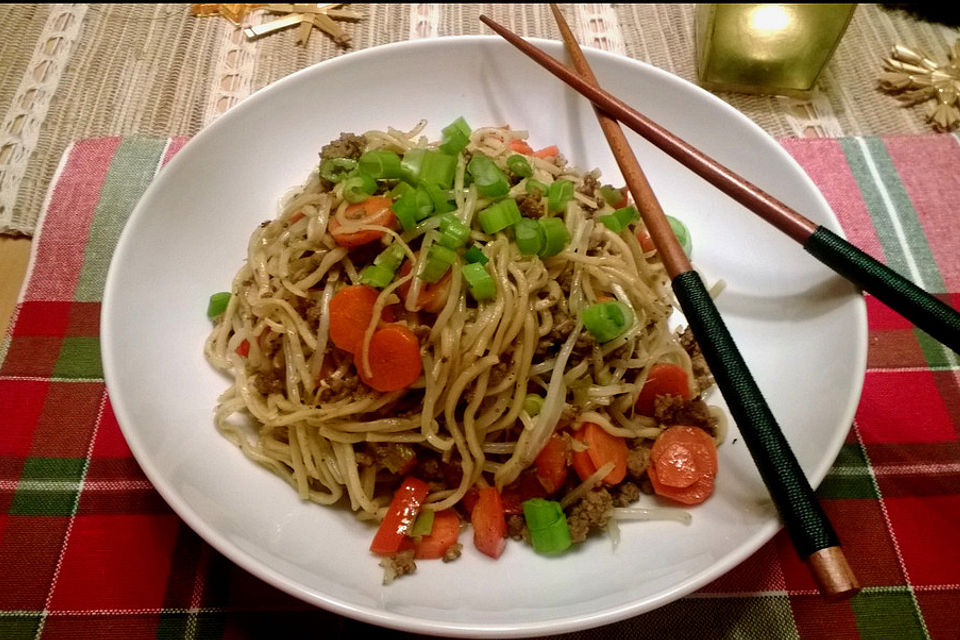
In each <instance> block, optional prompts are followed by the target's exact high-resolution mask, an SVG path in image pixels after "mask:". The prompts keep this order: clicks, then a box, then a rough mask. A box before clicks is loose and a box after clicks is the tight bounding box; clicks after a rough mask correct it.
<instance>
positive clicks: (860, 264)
mask: <svg viewBox="0 0 960 640" xmlns="http://www.w3.org/2000/svg"><path fill="white" fill-rule="evenodd" d="M803 248H804V249H806V250H807V252H809V253H810V254H811V255H812V256H814V257H815V258H816V259H817V260H819V261H820V262H822V263H824V264H825V265H827V266H828V267H830V268H831V269H834V270H835V271H836V272H837V273H839V274H840V275H842V276H843V277H845V278H846V279H848V280H850V281H851V282H853V283H854V284H855V285H857V286H858V287H860V288H861V289H863V290H864V291H867V292H869V293H871V294H873V295H874V296H876V297H877V299H878V300H880V301H881V302H883V303H884V304H885V305H887V306H888V307H890V308H891V309H893V310H894V311H896V312H897V313H899V314H900V315H902V316H903V317H904V318H906V319H907V320H909V321H910V322H912V323H913V324H915V325H916V326H917V327H918V328H920V329H922V330H924V331H926V332H927V333H928V334H930V335H931V336H932V337H933V338H934V339H935V340H937V341H938V342H941V343H942V344H944V345H945V346H947V347H949V348H951V349H953V350H954V351H955V352H957V353H960V314H958V313H957V312H956V311H955V310H954V309H953V308H952V307H950V306H948V305H946V304H944V303H943V302H941V301H940V300H938V299H937V298H935V297H933V295H931V294H929V293H927V292H926V291H924V290H923V289H920V288H919V287H918V286H917V285H915V284H913V283H912V282H910V281H909V280H907V279H906V278H904V277H903V276H901V275H900V274H898V273H896V272H895V271H893V270H891V269H890V268H889V267H887V266H885V265H883V264H882V263H880V262H877V261H876V260H874V259H873V258H871V257H870V256H869V255H867V254H866V253H864V252H863V251H861V250H860V249H858V248H857V247H855V246H854V245H852V244H850V243H849V242H847V241H846V240H844V239H843V238H841V237H840V236H838V235H837V234H835V233H833V232H832V231H830V230H829V229H827V228H826V227H820V228H818V229H817V230H816V231H815V232H814V233H813V235H811V236H810V237H809V238H808V239H807V241H806V242H804V243H803Z"/></svg>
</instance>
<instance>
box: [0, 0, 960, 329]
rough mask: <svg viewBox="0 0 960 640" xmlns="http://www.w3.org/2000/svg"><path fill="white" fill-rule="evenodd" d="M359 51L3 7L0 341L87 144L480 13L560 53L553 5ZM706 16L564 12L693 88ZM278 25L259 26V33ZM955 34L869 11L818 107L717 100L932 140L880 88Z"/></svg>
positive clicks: (595, 37) (193, 25) (447, 17)
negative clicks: (50, 204)
mask: <svg viewBox="0 0 960 640" xmlns="http://www.w3.org/2000/svg"><path fill="white" fill-rule="evenodd" d="M350 7H351V8H354V9H356V10H358V11H360V12H361V13H362V14H363V16H364V17H363V18H362V20H361V21H360V22H358V23H344V24H343V28H344V30H345V31H346V32H347V33H349V34H350V35H351V36H352V43H351V44H352V46H351V47H350V48H342V47H340V46H338V45H337V44H335V43H334V42H333V41H332V39H331V38H329V37H327V36H325V35H324V34H323V33H321V32H319V31H314V32H313V34H312V36H311V37H310V39H309V42H308V43H307V44H306V45H305V46H298V45H296V44H295V42H294V40H295V37H296V30H295V29H290V30H286V31H279V32H276V33H274V34H271V35H268V36H265V37H263V38H260V39H258V40H254V41H248V40H247V39H246V38H244V36H243V34H242V32H241V31H240V30H239V29H237V28H236V27H235V26H234V25H233V24H231V23H230V22H228V21H227V20H226V19H224V18H221V17H195V16H193V15H191V13H190V5H186V4H137V5H132V4H75V5H65V4H42V5H41V4H5V5H0V117H2V120H0V234H2V235H0V336H3V335H4V334H5V332H6V330H7V324H8V322H9V321H10V317H11V313H12V312H13V310H14V309H15V307H16V304H17V299H18V295H19V293H20V289H21V286H22V282H23V280H24V274H25V273H26V271H27V268H28V264H29V260H30V248H31V236H32V235H33V234H34V231H35V230H36V228H37V220H38V217H39V216H40V213H41V211H42V210H43V208H44V203H45V200H46V199H47V198H48V197H49V195H48V189H49V187H50V185H51V184H52V182H53V181H54V179H55V176H56V175H57V169H58V166H59V164H60V162H61V158H62V157H63V155H64V152H65V151H66V150H67V149H68V147H69V145H70V144H71V143H73V142H75V141H77V140H82V139H88V138H98V137H103V136H129V135H133V134H144V135H151V136H160V137H170V138H172V137H189V136H192V135H195V134H196V133H197V132H199V131H200V130H202V129H203V128H204V127H205V126H207V125H209V124H210V123H211V122H213V121H214V120H216V118H217V117H219V116H220V115H221V114H222V113H224V112H225V111H226V110H228V109H229V108H231V107H232V106H234V105H236V104H237V103H238V102H240V101H242V100H243V99H244V98H246V97H247V96H249V95H251V94H252V93H254V92H255V91H257V90H259V89H261V88H263V87H265V86H267V85H269V84H271V83H272V82H274V81H276V80H278V79H280V78H282V77H284V76H287V75H289V74H290V73H292V72H294V71H296V70H298V69H302V68H304V67H307V66H309V65H311V64H314V63H317V62H321V61H324V60H328V59H331V58H335V57H338V56H342V55H349V53H350V52H351V51H357V50H360V49H364V48H368V47H372V46H377V45H381V44H385V43H389V42H396V41H402V40H409V39H416V38H432V37H445V36H455V35H470V34H488V33H490V32H489V31H488V30H487V29H486V28H485V27H483V25H482V24H481V23H480V22H479V21H478V20H477V16H478V15H480V14H481V13H483V14H487V15H490V16H491V17H492V18H494V19H495V20H497V21H498V22H501V23H502V24H504V25H506V26H507V27H508V28H510V29H512V30H514V31H516V32H518V33H519V34H520V35H523V36H537V37H547V38H554V39H556V38H558V32H557V30H556V27H555V26H554V24H553V21H552V18H551V17H550V13H549V9H548V8H547V6H546V5H529V4H527V5H509V4H508V5H500V4H458V5H435V4H390V5H385V4H384V5H376V4H371V5H363V4H357V5H350ZM695 9H696V7H695V5H690V4H616V5H614V4H589V5H588V4H578V5H564V11H565V13H566V15H567V17H568V20H569V21H570V22H571V24H572V26H573V27H574V29H575V32H576V33H577V35H578V37H579V39H580V41H581V43H583V44H584V45H585V46H590V47H595V48H600V49H605V50H609V51H613V52H616V53H620V54H623V55H627V56H629V57H632V58H635V59H638V60H643V61H646V62H649V63H651V64H653V65H655V66H658V67H661V68H663V69H665V70H667V71H669V72H671V73H674V74H676V75H678V76H680V77H681V78H684V79H687V80H690V81H695V80H696V62H695V50H694V13H695ZM270 19H272V17H268V16H266V14H264V13H262V12H260V13H254V14H252V15H251V16H249V17H248V18H247V21H248V23H249V24H260V23H263V22H267V21H269V20H270ZM957 37H960V31H958V30H957V29H956V28H953V27H948V26H945V25H943V24H938V23H934V22H929V21H926V20H922V19H917V18H915V17H911V16H909V15H907V14H905V13H903V12H901V11H894V10H887V9H884V8H882V7H881V6H880V5H859V6H858V8H857V10H856V13H855V14H854V17H853V20H852V21H851V24H850V26H849V28H848V31H847V33H846V35H845V36H844V39H843V40H842V41H841V43H840V45H839V47H838V48H837V50H836V52H835V55H834V57H833V60H832V61H831V63H830V65H829V66H828V68H827V70H826V72H825V73H824V75H823V77H822V78H821V80H820V82H819V84H818V90H817V93H816V94H815V96H814V97H813V98H812V99H810V100H793V99H787V98H780V97H774V96H757V95H746V94H734V93H718V94H717V95H718V96H719V97H721V98H722V99H724V100H725V101H727V102H728V103H730V104H731V105H732V106H734V107H735V108H737V109H739V110H740V111H741V112H743V113H744V114H746V115H747V116H748V117H750V118H751V119H753V120H754V121H755V122H756V123H757V124H758V125H760V126H761V127H762V128H763V129H764V130H765V131H766V132H767V133H769V134H770V135H771V136H773V137H775V138H778V139H783V138H790V137H796V138H811V137H821V138H840V137H845V136H888V135H904V134H925V133H930V132H932V129H931V128H930V126H929V124H928V123H927V122H925V118H924V109H925V107H924V106H916V107H902V106H900V105H899V104H898V103H897V102H896V100H895V99H894V98H892V97H891V96H889V95H887V94H884V93H883V92H882V91H880V90H879V89H878V88H877V86H876V85H877V77H878V75H879V74H880V72H881V70H882V61H883V58H885V57H886V56H887V55H888V54H889V51H890V48H891V47H892V45H894V44H904V45H907V46H911V47H915V48H919V49H922V50H924V51H926V52H927V53H928V54H929V55H931V56H932V57H933V58H934V59H936V60H944V61H945V60H946V51H947V49H948V48H949V47H950V46H951V45H952V44H953V42H954V40H955V39H956V38H957Z"/></svg>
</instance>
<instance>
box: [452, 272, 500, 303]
mask: <svg viewBox="0 0 960 640" xmlns="http://www.w3.org/2000/svg"><path fill="white" fill-rule="evenodd" d="M460 271H461V273H463V278H464V280H466V281H467V288H468V289H469V291H470V295H472V296H473V299H474V300H476V301H478V302H482V301H484V300H490V299H491V298H493V297H494V296H495V295H497V285H496V283H495V282H494V281H493V277H492V276H491V275H490V274H489V273H488V272H487V269H486V267H484V266H483V264H482V263H479V262H470V263H468V264H465V265H463V268H462V269H461V270H460Z"/></svg>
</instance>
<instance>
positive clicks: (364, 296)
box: [329, 284, 379, 353]
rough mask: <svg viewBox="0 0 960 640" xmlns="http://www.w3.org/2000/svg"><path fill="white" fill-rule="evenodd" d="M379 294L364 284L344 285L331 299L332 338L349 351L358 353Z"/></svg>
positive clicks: (330, 330)
mask: <svg viewBox="0 0 960 640" xmlns="http://www.w3.org/2000/svg"><path fill="white" fill-rule="evenodd" d="M378 295H379V294H378V293H377V291H376V290H375V289H373V288H372V287H369V286H367V285H364V284H355V285H351V286H348V287H343V288H342V289H340V290H339V291H337V292H336V293H335V294H334V295H333V297H332V298H331V299H330V329H329V333H330V340H331V341H332V342H333V344H335V345H336V346H338V347H340V348H341V349H343V350H344V351H347V352H349V353H357V352H358V351H360V347H361V345H362V344H363V334H364V332H365V331H366V330H367V327H368V326H369V325H370V320H371V319H372V318H373V307H374V305H375V304H376V302H377V296H378Z"/></svg>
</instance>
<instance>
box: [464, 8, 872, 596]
mask: <svg viewBox="0 0 960 640" xmlns="http://www.w3.org/2000/svg"><path fill="white" fill-rule="evenodd" d="M551 7H552V9H553V12H554V16H555V17H556V20H557V24H558V25H559V27H560V31H561V33H562V34H563V38H564V41H565V43H566V45H567V51H568V52H569V54H570V57H571V59H572V60H573V63H574V66H575V68H576V69H577V72H578V73H579V75H577V74H573V77H576V78H577V79H578V80H579V81H580V82H581V83H582V84H583V85H584V86H590V87H595V83H596V78H595V77H594V75H593V72H592V71H591V70H590V67H589V64H588V63H587V60H586V58H585V57H584V55H583V52H582V51H581V50H580V46H579V44H578V43H577V41H576V38H574V36H573V34H572V32H571V31H570V28H569V26H568V25H567V23H566V21H565V20H564V18H563V15H562V14H561V13H560V11H559V9H558V8H557V7H556V5H551ZM480 20H481V21H483V22H484V23H485V24H486V25H487V26H489V27H490V28H491V29H493V30H494V31H496V32H497V33H498V34H500V35H501V36H503V37H504V38H506V39H507V40H508V41H510V42H511V43H512V44H514V45H515V46H517V47H519V48H521V50H523V51H524V52H525V53H527V54H528V55H530V56H531V57H534V58H535V59H539V58H540V56H541V55H542V56H546V54H543V53H542V52H541V51H540V50H539V49H537V48H536V47H533V46H532V45H530V44H529V43H527V42H525V41H524V40H523V39H521V38H520V37H519V36H517V35H515V34H514V33H512V32H510V31H509V30H507V29H506V28H504V27H503V26H501V25H499V24H497V23H496V22H494V21H492V20H490V19H489V18H487V17H486V16H480ZM534 51H535V52H536V54H535V53H533V52H534ZM550 60H553V58H550ZM554 62H555V63H556V64H559V65H561V66H562V63H559V62H557V61H554ZM564 69H566V67H564ZM570 73H573V72H570ZM596 111H597V117H598V119H599V122H600V126H601V128H602V130H603V132H604V135H605V136H606V137H607V140H608V143H609V144H610V147H611V150H612V151H613V153H614V155H615V157H616V160H617V163H618V165H619V166H620V168H621V171H622V172H623V175H624V179H625V180H626V182H627V186H628V188H629V189H630V192H631V194H632V195H633V198H634V201H635V202H636V204H637V206H638V208H639V209H640V212H641V216H642V217H643V221H644V224H645V225H647V228H648V230H649V232H650V235H651V238H652V240H653V242H654V244H655V246H656V248H657V250H658V252H659V253H660V256H661V259H662V260H663V262H664V266H665V267H666V268H667V271H668V273H670V276H671V284H672V287H673V290H674V293H675V294H676V296H677V299H678V301H679V302H680V306H681V309H682V310H683V312H684V314H685V316H686V318H687V321H688V323H689V324H690V327H691V329H692V330H693V333H694V336H695V337H696V338H697V341H698V343H699V345H700V347H701V350H702V351H703V354H704V356H705V357H706V359H707V363H708V364H709V365H710V368H711V371H712V373H713V375H714V378H715V379H716V381H717V386H718V387H719V388H720V391H721V392H722V393H723V396H724V399H726V400H727V405H728V407H729V409H730V412H731V414H732V415H733V418H734V420H735V421H736V423H737V425H738V427H739V428H740V432H741V436H742V437H743V439H744V441H745V442H746V443H747V447H748V449H749V450H750V454H751V456H752V457H753V459H754V462H755V463H756V465H757V468H758V470H759V471H760V475H761V477H762V478H763V480H764V483H765V484H766V486H767V489H768V490H769V492H770V495H771V497H772V498H773V502H774V504H775V505H776V507H777V509H778V511H779V512H780V514H781V517H782V518H783V521H784V524H785V526H786V528H787V530H788V532H789V533H790V537H791V539H792V540H793V543H794V546H795V548H796V549H797V552H798V554H799V555H800V556H801V557H802V558H803V559H804V560H805V561H806V562H807V565H808V567H809V568H810V571H811V574H812V575H813V577H814V580H815V581H816V583H817V585H818V587H819V589H820V592H821V593H822V594H823V596H824V597H825V598H827V599H829V600H840V599H844V598H848V597H851V596H853V595H854V594H856V593H857V592H858V591H859V590H860V586H859V584H858V582H857V579H856V577H855V576H854V574H853V572H852V571H851V569H850V567H849V565H848V563H847V561H846V557H845V556H844V554H843V549H842V548H841V546H840V542H839V540H838V539H837V536H836V533H834V531H833V528H832V527H831V525H830V523H829V521H828V520H827V517H826V514H825V513H824V512H823V509H822V508H821V507H820V504H819V503H818V502H817V499H816V496H815V495H814V492H813V489H812V487H811V486H810V484H809V482H808V481H807V479H806V476H805V475H804V473H803V470H802V469H801V467H800V464H799V462H798V461H797V459H796V457H795V456H794V454H793V452H792V450H791V449H790V445H789V443H788V442H787V440H786V438H785V437H784V435H783V432H782V431H781V429H780V426H779V425H778V424H777V422H776V418H774V416H773V413H772V412H771V411H770V408H769V406H768V405H767V403H766V400H765V399H764V398H763V395H762V393H761V392H760V389H759V387H757V385H756V382H755V381H754V380H753V377H752V375H751V374H750V371H749V369H748V368H747V365H746V362H745V361H744V360H743V357H742V356H741V355H740V351H739V349H738V348H737V346H736V344H735V343H734V341H733V338H732V336H731V335H730V333H729V331H728V330H727V328H726V325H725V324H724V322H723V319H722V318H721V317H720V314H719V312H718V311H717V309H716V306H715V305H714V303H713V299H712V298H711V297H710V295H709V293H708V292H707V291H706V287H705V286H704V284H703V281H702V280H701V279H700V276H699V275H698V274H697V273H696V272H695V271H694V270H693V269H692V267H691V266H690V262H689V260H688V259H687V257H686V255H685V254H684V253H683V250H682V249H681V248H680V245H679V242H678V241H677V239H676V236H674V234H673V232H672V230H671V229H670V226H669V223H668V222H667V221H666V218H665V216H664V213H663V209H662V208H661V207H660V204H659V202H658V201H657V198H656V196H655V195H654V194H653V191H652V189H651V188H650V185H649V184H648V182H647V180H646V177H645V176H644V174H643V171H642V170H641V169H640V166H639V163H638V162H637V159H636V156H635V155H634V154H633V151H632V150H631V149H630V146H629V144H628V143H627V140H626V137H625V136H624V134H623V130H622V129H621V128H620V126H619V124H618V123H617V122H616V121H615V120H614V119H613V118H612V117H611V116H610V115H609V114H608V113H605V112H604V111H602V110H601V109H599V108H597V109H596Z"/></svg>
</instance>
